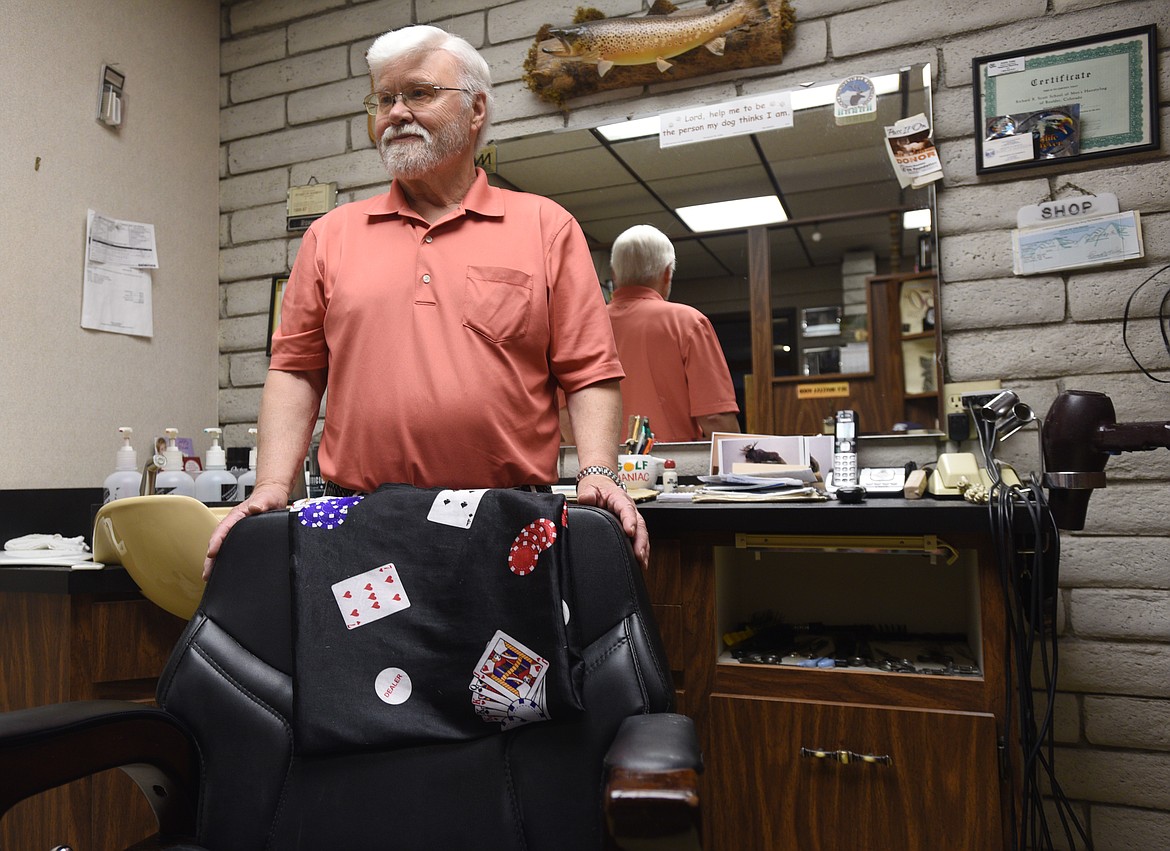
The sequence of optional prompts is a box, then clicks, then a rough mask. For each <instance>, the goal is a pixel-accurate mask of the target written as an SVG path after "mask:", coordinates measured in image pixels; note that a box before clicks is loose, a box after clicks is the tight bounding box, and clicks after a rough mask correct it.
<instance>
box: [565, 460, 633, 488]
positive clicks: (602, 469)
mask: <svg viewBox="0 0 1170 851" xmlns="http://www.w3.org/2000/svg"><path fill="white" fill-rule="evenodd" d="M586 476H605V477H606V478H607V479H609V480H610V481H612V482H613V483H614V484H615V485H617V486H618V487H619V488H621V489H622V490H625V489H626V483H625V482H623V481H622V480H621V479H620V478H619V477H618V474H617V473H615V472H614V471H613V470H611V469H609V467H606V466H604V465H602V464H590V465H589V466H588V467H582V468H581V470H580V472H578V473H577V483H578V484H580V482H581V480H582V479H583V478H585V477H586Z"/></svg>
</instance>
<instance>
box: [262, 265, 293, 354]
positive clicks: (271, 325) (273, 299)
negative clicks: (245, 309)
mask: <svg viewBox="0 0 1170 851" xmlns="http://www.w3.org/2000/svg"><path fill="white" fill-rule="evenodd" d="M287 283H288V275H276V276H275V277H274V278H273V279H272V295H271V296H270V297H269V300H268V342H267V343H266V344H265V346H264V354H266V355H268V356H269V357H272V335H273V333H274V332H275V331H276V329H277V328H279V327H280V302H281V299H283V298H284V285H285V284H287Z"/></svg>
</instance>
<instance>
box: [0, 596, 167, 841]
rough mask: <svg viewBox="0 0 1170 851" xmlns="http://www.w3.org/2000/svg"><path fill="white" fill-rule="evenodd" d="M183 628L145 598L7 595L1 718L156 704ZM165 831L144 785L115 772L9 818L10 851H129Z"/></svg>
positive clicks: (0, 611)
mask: <svg viewBox="0 0 1170 851" xmlns="http://www.w3.org/2000/svg"><path fill="white" fill-rule="evenodd" d="M183 626H184V622H183V621H181V620H179V619H178V618H176V617H174V616H173V615H170V614H168V613H167V612H165V611H163V610H162V609H160V608H158V607H157V606H155V605H154V604H153V603H151V602H149V601H147V600H144V599H142V598H141V597H132V596H127V595H112V596H102V595H94V594H56V593H35V592H7V591H5V592H0V711H9V710H13V709H25V708H28V707H32V706H43V705H46V704H50V703H60V702H64V701H69V700H89V699H94V698H105V697H116V698H119V699H124V700H137V701H143V702H149V701H152V700H153V699H154V688H155V683H156V682H157V679H158V676H159V674H160V673H161V672H162V669H163V666H164V665H165V664H166V660H167V658H168V657H169V655H170V651H171V649H172V648H173V647H174V645H175V643H176V641H177V640H178V637H179V633H180V632H182V630H183ZM156 829H157V825H156V823H155V819H154V814H153V813H152V812H151V810H150V807H149V805H148V804H147V802H146V800H145V798H143V796H142V794H141V792H139V790H138V787H137V786H136V785H135V784H134V781H132V780H131V779H130V778H129V777H127V776H126V775H125V774H123V773H122V772H121V771H120V770H117V769H115V770H111V771H105V772H102V773H100V774H97V775H94V776H93V777H88V778H85V779H82V780H78V781H76V782H74V783H70V784H68V785H66V786H62V787H59V788H57V789H53V790H50V791H49V792H45V793H44V794H42V795H37V796H36V797H34V798H30V799H28V800H26V801H23V802H22V803H20V804H18V805H17V806H15V807H13V808H12V809H11V810H10V811H9V812H8V814H7V815H6V816H5V817H4V818H3V819H2V820H0V849H13V851H24V849H42V848H43V849H48V848H52V847H54V846H56V845H59V844H68V845H71V846H72V847H74V848H77V849H102V848H123V847H126V846H128V845H131V844H133V843H135V842H137V841H139V840H141V839H143V838H145V837H147V836H150V835H151V834H153V833H154V832H155V830H156Z"/></svg>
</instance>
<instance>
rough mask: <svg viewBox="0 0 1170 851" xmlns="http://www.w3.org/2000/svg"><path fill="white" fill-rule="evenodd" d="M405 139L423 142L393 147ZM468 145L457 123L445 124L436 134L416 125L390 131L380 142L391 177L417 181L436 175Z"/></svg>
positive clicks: (403, 125)
mask: <svg viewBox="0 0 1170 851" xmlns="http://www.w3.org/2000/svg"><path fill="white" fill-rule="evenodd" d="M401 136H416V137H418V138H419V139H421V140H422V141H421V142H408V143H406V144H402V145H392V144H390V140H391V139H395V138H398V137H401ZM466 144H467V138H466V137H465V136H464V135H463V130H462V127H461V126H460V122H459V121H457V120H455V119H452V120H451V121H448V122H446V123H445V124H443V125H442V126H441V127H440V128H439V130H438V131H436V132H435V133H431V132H430V131H428V130H427V129H426V128H425V127H422V126H421V125H419V124H417V123H415V122H413V121H412V122H410V123H409V124H400V125H398V126H393V125H392V126H390V127H387V128H386V132H385V133H383V134H382V138H381V140H380V141H379V142H378V153H379V154H380V155H381V156H382V163H383V165H385V166H386V171H387V172H388V173H389V174H390V177H392V178H394V177H405V178H414V177H421V176H422V175H424V174H427V173H428V172H431V171H434V170H435V169H436V168H437V167H438V166H439V165H440V164H441V163H443V162H444V161H445V160H448V159H450V158H451V157H452V156H454V155H456V154H458V153H460V152H461V151H462V150H463V149H464V147H465V146H466Z"/></svg>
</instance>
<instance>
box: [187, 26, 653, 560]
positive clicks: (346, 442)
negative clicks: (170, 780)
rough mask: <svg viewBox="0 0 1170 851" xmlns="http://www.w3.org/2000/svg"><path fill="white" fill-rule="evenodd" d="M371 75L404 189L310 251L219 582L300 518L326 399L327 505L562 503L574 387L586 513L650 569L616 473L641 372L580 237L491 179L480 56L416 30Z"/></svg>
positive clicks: (373, 64) (270, 380)
mask: <svg viewBox="0 0 1170 851" xmlns="http://www.w3.org/2000/svg"><path fill="white" fill-rule="evenodd" d="M366 61H367V63H368V64H369V68H370V77H371V81H372V87H373V92H372V93H371V94H369V95H367V96H366V98H365V99H364V100H363V103H364V105H365V107H364V111H365V112H367V113H369V114H370V115H371V116H372V117H373V119H374V136H375V138H376V139H377V140H378V141H377V144H378V153H379V154H380V155H381V159H382V161H383V163H384V164H385V166H386V168H387V171H388V172H389V174H390V177H391V178H392V181H391V183H390V187H389V190H388V191H387V192H385V193H382V194H381V195H377V196H375V197H373V198H368V199H362V200H358V201H353V202H351V203H348V204H343V205H341V206H340V207H337V208H335V209H334V210H332V211H330V212H329V213H326V214H325V215H324V216H322V217H321V218H319V219H317V220H316V221H315V222H313V224H312V225H311V226H310V227H309V229H308V231H307V232H306V233H305V237H304V241H303V242H302V243H301V246H300V249H299V250H298V252H297V258H296V262H295V264H294V265H293V269H292V273H291V274H290V276H289V279H288V283H287V284H286V286H285V288H284V296H283V300H282V307H281V317H280V327H279V328H278V329H276V330H275V332H274V334H273V337H272V361H271V363H270V365H269V370H268V376H267V379H266V381H265V385H264V393H263V396H262V399H261V405H260V422H259V433H260V441H261V443H260V446H259V465H258V469H257V471H256V486H255V488H254V489H253V491H252V495H251V496H250V497H249V498H248V499H247V500H245V501H244V502H243V503H241V504H240V505H239V506H237V507H236V508H234V509H233V510H232V511H231V512H230V513H229V514H228V516H227V517H226V518H225V519H224V521H223V523H221V524H220V526H219V528H218V529H217V530H216V532H215V533H214V535H213V536H212V539H211V543H210V547H209V550H208V561H207V562H206V564H205V567H204V573H205V575H206V574H207V573H209V572H210V570H211V566H212V560H213V559H214V557H215V556H216V554H217V553H218V551H219V546H220V543H221V542H222V541H223V538H224V536H225V535H226V534H227V530H228V529H229V528H230V527H231V525H232V524H233V523H235V522H237V521H238V520H239V519H240V518H241V517H243V516H245V515H248V514H257V513H260V512H262V511H269V510H275V509H283V508H285V506H286V504H287V502H288V497H289V490H290V487H291V484H292V482H293V479H294V477H295V476H297V475H299V474H300V471H301V469H302V465H303V463H304V459H305V454H306V451H307V450H308V447H309V441H310V438H311V436H312V434H313V427H314V424H315V423H316V421H317V416H318V411H319V409H320V407H321V401H322V398H323V396H324V394H325V391H326V386H328V404H327V406H326V410H325V427H324V430H323V432H322V436H321V443H320V448H319V450H318V456H317V457H318V461H319V463H320V470H321V475H322V476H323V477H324V478H325V479H326V480H327V483H326V485H325V496H327V497H345V496H349V495H351V494H355V493H364V492H369V491H372V490H374V489H376V488H377V487H378V486H379V485H381V484H383V483H386V482H402V483H407V484H411V485H415V486H417V487H424V488H509V487H526V486H547V485H551V484H553V483H555V482H556V481H557V479H558V470H557V464H558V460H559V450H560V441H559V430H560V429H559V423H558V420H557V404H556V391H557V389H558V388H561V389H563V391H564V393H565V396H566V398H567V401H568V412H569V416H570V418H571V419H572V423H573V427H574V430H575V431H576V433H577V456H578V460H579V462H580V467H581V474H580V475H579V476H578V480H577V500H578V502H580V503H583V504H586V505H597V506H600V507H602V508H605V509H608V510H609V511H611V512H612V513H613V514H615V515H616V516H617V518H618V520H619V522H620V523H621V525H622V528H623V529H624V530H625V532H626V534H627V535H629V536H630V537H631V538H632V539H633V546H634V551H635V553H636V555H637V557H638V558H639V560H640V561H641V562H642V563H643V564H646V562H647V559H648V556H649V537H648V535H647V534H646V526H645V522H644V521H643V520H642V518H641V516H640V515H639V514H638V511H637V509H636V508H635V506H634V503H633V501H632V499H631V498H630V496H629V495H628V494H627V493H626V492H625V490H624V489H623V488H622V486H621V479H620V478H619V477H618V475H617V473H616V472H615V470H616V468H617V446H618V441H619V439H620V431H621V392H620V390H619V386H618V385H619V381H620V379H621V377H622V374H623V373H622V368H621V363H620V361H619V360H618V357H617V352H616V349H615V347H614V342H613V334H612V332H611V331H610V327H609V323H608V322H607V321H606V313H605V301H604V299H603V298H602V295H601V287H600V285H599V284H598V281H597V273H596V271H595V270H594V267H593V259H592V256H591V255H590V253H589V246H588V245H587V243H586V241H585V236H584V234H583V233H582V231H581V228H580V226H579V225H578V224H577V222H576V221H575V220H574V219H573V218H572V217H571V216H570V215H569V214H568V212H566V211H565V210H564V209H563V208H562V207H560V206H558V205H557V204H555V203H553V202H552V201H550V200H548V199H546V198H542V197H539V196H536V195H530V194H526V193H521V192H511V191H507V190H504V189H500V188H496V187H493V186H491V185H490V184H489V183H488V180H487V176H486V174H485V173H484V171H483V170H482V169H479V168H476V166H475V153H476V150H477V149H478V147H479V145H480V144H481V143H482V141H483V139H485V138H487V133H488V126H489V124H490V120H491V113H492V104H493V95H492V83H491V73H490V70H489V68H488V64H487V62H486V61H485V60H484V59H483V57H482V56H480V55H479V53H478V52H477V51H476V50H475V48H474V47H472V46H471V45H470V44H469V43H468V42H466V41H465V40H464V39H462V38H459V37H457V36H454V35H451V34H448V33H446V32H444V31H443V30H441V29H438V28H437V27H429V26H412V27H404V28H403V29H399V30H396V31H394V32H390V33H387V34H385V35H383V36H381V37H380V38H378V39H377V40H376V41H375V42H374V43H373V45H371V47H370V49H369V51H368V52H367V54H366ZM355 106H356V105H355Z"/></svg>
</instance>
